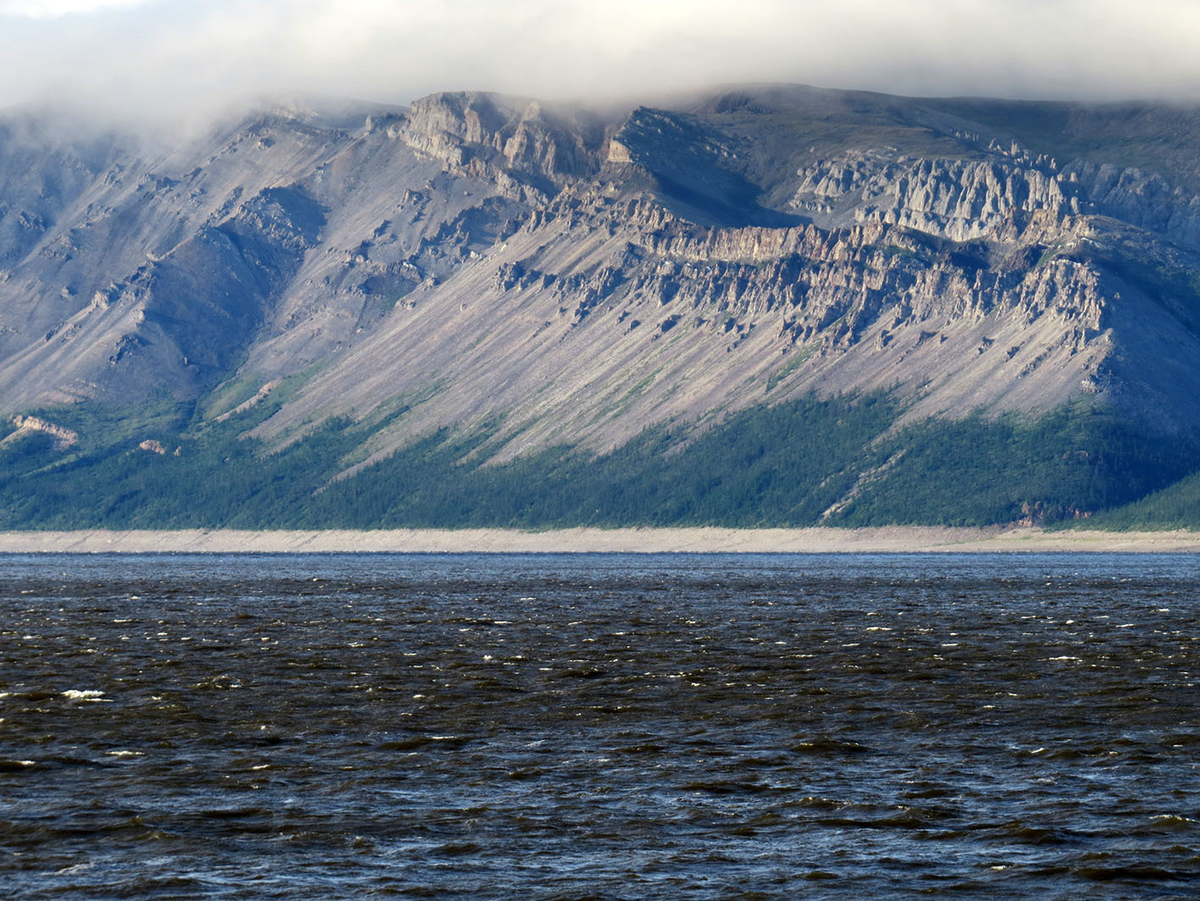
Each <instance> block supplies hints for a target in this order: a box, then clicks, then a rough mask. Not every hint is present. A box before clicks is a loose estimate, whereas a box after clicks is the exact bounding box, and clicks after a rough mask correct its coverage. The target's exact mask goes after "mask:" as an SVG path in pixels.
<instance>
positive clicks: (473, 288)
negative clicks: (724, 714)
mask: <svg viewBox="0 0 1200 901" xmlns="http://www.w3.org/2000/svg"><path fill="white" fill-rule="evenodd" d="M677 107H678V108H670V109H668V108H659V107H655V106H648V105H642V106H638V105H635V104H631V105H630V106H629V107H627V108H620V109H616V108H613V107H610V108H608V109H587V108H583V107H581V106H577V105H574V106H573V105H571V104H562V103H542V102H539V101H536V100H532V99H522V98H508V97H504V96H502V95H496V94H488V93H482V92H454V93H444V94H435V95H430V96H429V97H426V98H422V99H420V100H418V101H415V102H414V103H413V104H411V105H410V106H409V107H408V108H407V109H405V110H398V109H395V108H380V109H378V110H370V109H368V108H363V109H359V110H357V112H358V113H359V114H363V113H365V115H364V116H363V118H362V120H361V122H359V123H358V124H355V125H353V126H351V123H350V121H349V120H348V119H347V118H346V116H342V117H341V118H340V119H339V118H338V117H337V116H335V115H330V116H327V117H325V118H322V116H321V115H320V114H319V113H311V111H308V110H306V109H304V108H298V109H296V110H292V111H289V110H287V109H280V108H276V109H274V110H272V111H266V112H261V113H256V114H254V115H251V116H249V117H247V118H246V119H244V120H242V121H241V122H240V123H238V124H236V125H228V126H225V127H223V128H222V129H218V130H214V131H213V132H211V133H209V134H207V135H205V136H203V137H202V138H199V139H195V140H193V141H191V142H190V143H187V144H186V146H179V147H171V148H167V149H165V150H160V151H159V152H158V154H157V156H152V155H149V154H147V155H145V156H144V157H143V156H139V155H138V154H137V153H136V152H134V151H133V150H132V149H130V148H131V146H132V143H131V142H130V143H129V144H125V143H122V139H121V138H120V137H111V136H110V137H108V138H98V139H93V140H92V143H90V144H89V143H86V142H84V143H76V144H72V143H70V142H67V143H65V144H58V145H55V144H54V143H53V140H52V139H48V138H47V139H44V140H43V141H42V145H43V146H42V147H41V149H40V150H39V149H38V147H37V144H38V141H37V139H36V138H37V136H36V135H35V136H34V138H30V137H29V136H28V135H24V136H23V135H22V134H21V133H20V129H19V128H18V127H17V126H15V125H12V124H11V123H10V124H8V125H4V126H3V127H4V129H5V130H4V132H3V136H2V138H0V237H2V238H3V243H2V244H0V267H2V268H0V412H3V413H5V414H7V415H10V416H11V415H29V414H31V413H44V412H45V411H46V410H47V409H53V408H54V407H55V405H60V404H63V403H84V404H101V405H102V406H103V405H114V404H115V405H117V406H120V405H129V404H134V405H138V404H142V405H144V404H146V403H149V402H152V401H154V400H155V399H158V400H159V401H171V402H176V403H178V402H184V403H190V404H196V405H198V406H197V408H196V409H197V411H198V412H197V413H195V414H193V417H192V426H190V428H204V427H207V426H211V425H213V424H214V423H215V422H216V419H217V417H218V416H222V415H224V414H226V413H228V412H229V411H231V410H233V409H235V408H236V409H240V410H241V411H242V412H243V413H245V412H246V411H247V410H251V409H253V410H254V411H256V412H255V415H254V416H253V419H254V421H253V422H247V423H246V425H245V428H244V429H243V434H246V435H248V436H250V437H252V438H253V439H255V440H257V441H261V442H264V447H265V448H275V449H277V450H278V449H281V448H285V447H288V446H290V445H292V444H294V443H296V442H301V443H302V442H303V441H305V440H306V436H308V435H311V434H314V433H315V432H317V431H320V430H321V429H322V428H325V427H326V426H327V425H328V424H330V423H338V422H345V423H349V424H354V425H355V427H356V428H357V429H358V432H356V434H358V435H359V438H358V439H356V441H357V444H356V445H355V448H354V449H353V450H352V451H351V452H346V453H344V454H343V456H342V457H341V458H339V459H340V460H341V462H340V463H339V464H338V465H337V466H335V467H334V472H335V473H336V474H340V475H339V477H340V478H346V477H347V476H353V475H354V474H355V473H358V472H360V471H362V470H363V468H364V467H368V466H370V465H372V464H376V463H379V462H381V461H384V460H386V459H388V458H389V457H390V456H391V455H393V454H397V453H399V452H401V451H403V450H404V449H405V448H408V447H411V446H413V445H414V443H415V442H419V441H421V440H424V439H428V438H430V437H431V436H436V435H444V434H458V435H460V436H463V435H471V434H480V435H484V434H485V433H486V437H484V438H483V439H482V443H480V444H477V445H473V449H472V451H471V459H472V460H474V461H476V462H490V463H491V464H493V465H503V464H508V463H512V462H514V461H518V460H520V459H523V458H527V457H530V455H537V454H541V453H545V452H547V451H551V450H553V449H555V448H564V447H570V448H574V449H576V450H578V451H580V452H584V453H589V454H601V455H604V454H611V453H614V452H616V451H618V450H619V449H621V448H622V447H625V446H626V445H628V444H629V443H630V442H632V441H635V439H637V438H638V436H640V435H643V434H644V433H646V432H647V430H653V429H661V428H666V429H668V430H674V432H675V433H677V436H678V437H677V440H679V441H682V442H683V444H681V445H680V446H681V447H682V446H684V445H686V444H687V441H688V440H689V439H687V438H686V436H685V435H684V433H685V432H687V431H688V430H689V429H692V430H695V429H700V430H703V429H706V428H712V427H714V426H716V425H719V424H720V423H724V422H729V421H732V420H733V419H736V417H737V415H738V414H739V413H741V412H742V411H748V410H752V409H754V408H757V407H760V406H763V405H767V406H772V405H778V404H781V403H790V402H796V401H801V400H803V399H804V398H807V397H810V396H816V397H825V398H834V397H853V396H867V395H873V394H877V393H878V392H888V393H890V395H891V396H893V397H894V398H896V400H897V401H898V406H897V414H896V415H897V419H896V420H895V423H894V425H893V426H892V429H893V431H894V430H896V429H901V428H904V427H906V426H912V425H916V424H919V423H921V422H924V421H926V420H928V419H930V418H931V417H932V418H934V419H938V420H950V421H954V420H964V419H970V418H971V417H974V416H977V415H980V414H983V415H985V416H986V417H990V418H993V419H995V418H996V417H1003V416H1004V415H1006V414H1020V415H1021V416H1024V417H1033V418H1037V417H1041V416H1045V415H1048V414H1051V413H1053V412H1054V411H1056V410H1059V409H1066V408H1078V409H1089V410H1095V411H1097V412H1099V413H1103V414H1105V415H1113V416H1116V417H1117V418H1118V419H1119V420H1121V421H1123V422H1128V423H1132V424H1135V425H1136V427H1137V428H1138V429H1141V430H1143V431H1144V432H1145V433H1146V434H1147V435H1149V436H1160V438H1161V440H1163V441H1170V440H1178V441H1180V442H1183V443H1186V442H1188V441H1190V440H1191V437H1190V436H1192V435H1194V434H1195V433H1196V432H1197V430H1198V429H1200V399H1198V398H1197V397H1196V393H1195V392H1194V391H1193V390H1191V389H1190V388H1189V387H1188V386H1189V383H1190V381H1191V380H1193V379H1194V374H1195V372H1196V367H1197V364H1200V275H1198V273H1200V195H1198V194H1196V193H1194V188H1193V187H1192V181H1193V179H1192V175H1193V174H1194V173H1193V172H1191V171H1190V170H1189V169H1188V166H1189V165H1190V161H1192V160H1193V159H1194V158H1195V157H1196V153H1197V151H1196V150H1195V147H1196V146H1200V145H1197V144H1196V143H1195V142H1190V137H1192V136H1195V137H1200V113H1198V112H1197V110H1196V109H1183V108H1179V107H1168V106H1155V105H1140V106H1139V105H1104V106H1095V105H1092V106H1089V105H1071V104H1048V103H1034V102H1030V103H1025V104H1022V103H1018V102H1013V101H986V100H979V99H914V98H901V97H892V96H889V95H881V94H865V93H862V92H835V91H823V90H820V89H813V88H806V87H796V86H791V87H789V86H759V87H743V88H736V89H731V90H728V91H724V92H721V93H719V94H711V95H707V96H697V97H694V98H690V99H688V100H687V101H686V102H683V103H680V104H678V105H677ZM347 108H348V107H347ZM1172 116H1174V117H1175V118H1174V119H1172ZM1164 121H1169V122H1173V123H1174V126H1175V129H1174V131H1172V132H1169V133H1167V132H1164V130H1163V128H1162V123H1163V122H1164ZM1052 126H1061V127H1058V130H1057V131H1053V129H1052ZM1105 128H1107V129H1108V130H1109V134H1110V142H1109V145H1108V147H1107V149H1106V146H1105V145H1104V144H1103V141H1101V140H1100V139H1099V138H1096V137H1095V135H1096V134H1097V133H1098V132H1100V131H1102V130H1103V129H1105ZM1139 129H1140V131H1139ZM1154 129H1158V130H1157V131H1156V130H1154ZM1048 133H1049V135H1050V136H1049V137H1047V134H1048ZM1139 133H1140V134H1142V135H1143V140H1142V141H1141V142H1140V143H1138V142H1136V141H1134V140H1133V138H1132V137H1130V136H1131V135H1132V136H1136V135H1137V134H1139ZM1022 139H1023V140H1024V141H1026V142H1033V141H1034V140H1035V139H1036V140H1037V141H1038V142H1039V143H1023V140H1022ZM1088 141H1091V143H1088ZM1082 145H1086V146H1084V151H1085V152H1082V153H1079V154H1078V155H1075V156H1068V155H1065V154H1064V151H1078V150H1079V147H1080V146H1082ZM47 149H50V150H51V152H49V153H46V152H44V151H46V150H47ZM1126 159H1128V160H1129V161H1130V162H1138V163H1140V164H1141V165H1140V166H1139V165H1123V164H1122V161H1124V160H1126ZM1150 165H1153V167H1154V168H1143V166H1150ZM205 411H209V412H205ZM44 418H47V419H48V420H52V419H53V416H48V417H44ZM222 421H225V420H222ZM447 430H449V431H447ZM1173 436H1174V437H1173ZM1154 440H1159V438H1155V439H1154ZM164 443H170V442H164ZM886 472H887V471H886V470H885V476H884V477H883V480H884V481H886V479H887V478H888V477H887V476H886ZM1172 472H1175V470H1174V469H1172ZM867 476H870V479H868V480H867V481H866V482H863V480H864V479H867ZM856 477H857V478H858V479H859V481H860V482H863V484H867V483H868V482H870V481H871V480H876V481H878V480H879V478H880V476H879V473H878V472H875V470H874V468H873V467H868V469H867V470H864V471H863V472H860V473H858V474H856ZM1156 487H1161V486H1156ZM855 497H857V495H856V496H855ZM851 500H854V498H850V499H848V500H846V503H850V501H851ZM1035 502H1036V501H1035Z"/></svg>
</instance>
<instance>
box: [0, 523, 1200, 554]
mask: <svg viewBox="0 0 1200 901" xmlns="http://www.w3.org/2000/svg"><path fill="white" fill-rule="evenodd" d="M54 553H60V554H61V553H78V554H99V553H117V554H147V553H176V554H236V553H261V554H327V553H409V554H416V553H776V554H778V553H808V554H856V553H857V554H880V553H1200V532H1190V531H1183V530H1179V531H1171V532H1101V531H1083V530H1079V531H1073V530H1065V531H1056V532H1047V531H1045V530H1043V529H1039V528H1036V527H1023V528H1005V527H1000V526H994V527H990V528H952V527H943V526H878V527H871V528H861V529H834V528H807V529H729V528H718V527H707V526H705V527H687V528H636V527H635V528H620V529H599V528H574V529H555V530H548V531H544V532H531V531H520V530H516V529H461V530H456V529H391V530H374V531H354V530H347V529H339V530H324V531H247V530H237V529H181V530H177V531H115V530H105V529H94V530H79V531H60V532H0V554H54Z"/></svg>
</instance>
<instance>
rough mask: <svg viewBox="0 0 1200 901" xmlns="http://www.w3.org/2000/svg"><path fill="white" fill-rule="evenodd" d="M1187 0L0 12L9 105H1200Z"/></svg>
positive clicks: (164, 3) (532, 0) (444, 2)
mask: <svg viewBox="0 0 1200 901" xmlns="http://www.w3.org/2000/svg"><path fill="white" fill-rule="evenodd" d="M1198 34H1200V6H1197V5H1196V4H1195V3H1194V2H1192V0H1142V2H1140V3H1138V4H1136V5H1131V4H1129V3H1127V2H1124V0H1122V2H1114V0H990V2H989V0H893V2H884V0H843V2H842V3H840V4H828V3H825V2H819V3H818V2H810V0H691V2H687V3H683V2H661V3H645V2H644V0H608V2H606V3H596V2H586V3H583V2H567V0H507V2H505V3H496V2H494V0H420V2H408V0H399V2H397V0H339V2H329V0H204V2H193V0H42V2H36V0H0V105H13V104H18V103H23V102H30V101H33V102H44V101H58V102H71V103H76V104H80V105H83V106H88V107H93V108H101V109H106V110H109V111H112V112H114V113H122V114H124V115H126V116H129V115H144V116H149V117H159V118H161V117H168V118H170V117H179V116H187V115H205V114H207V113H208V112H210V111H212V110H215V109H218V108H220V107H222V106H223V105H227V104H229V103H232V102H235V101H244V100H245V99H246V98H251V97H262V96H295V95H306V94H328V95H340V96H351V97H358V98H362V99H367V100H376V101H385V102H395V103H404V102H407V101H408V100H410V99H412V98H413V97H416V96H420V95H422V94H425V93H428V92H430V91H434V90H443V89H459V88H481V89H490V90H499V91H506V92H511V93H518V94H525V95H532V96H539V97H546V98H573V97H593V98H605V97H650V96H653V95H654V94H657V93H663V92H673V91H679V90H689V89H694V88H702V87H706V86H712V85H727V84H733V83H739V82H763V81H786V82H804V83H809V84H817V85H821V86H826V87H847V88H859V89H868V90H883V91H890V92H895V93H909V94H925V95H930V94H941V95H945V94H976V95H991V96H1007V97H1029V98H1052V97H1063V98H1080V99H1128V98H1143V97H1147V98H1154V97H1163V98H1176V99H1187V100H1195V101H1200V54H1198V53H1196V48H1195V43H1196V40H1195V38H1196V35H1198Z"/></svg>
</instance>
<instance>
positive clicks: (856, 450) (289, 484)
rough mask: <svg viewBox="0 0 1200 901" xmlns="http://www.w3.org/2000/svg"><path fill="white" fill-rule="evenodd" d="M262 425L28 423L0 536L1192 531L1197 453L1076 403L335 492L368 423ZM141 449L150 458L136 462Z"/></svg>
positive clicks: (94, 416) (722, 437)
mask: <svg viewBox="0 0 1200 901" xmlns="http://www.w3.org/2000/svg"><path fill="white" fill-rule="evenodd" d="M208 412H211V411H208ZM271 412H273V407H272V406H270V405H265V404H264V405H261V406H260V407H258V408H253V409H251V410H249V411H246V412H244V413H241V414H238V415H235V416H231V417H230V418H228V419H226V420H225V421H223V422H214V421H212V420H211V419H209V418H206V417H205V415H203V414H202V411H201V408H200V407H199V406H198V405H197V404H192V403H184V404H174V403H162V404H159V405H157V406H152V407H145V408H141V409H138V410H136V411H133V412H131V411H129V410H115V409H112V408H100V407H95V406H87V405H77V406H73V407H66V408H60V409H55V410H47V411H44V412H43V413H42V415H43V416H44V417H45V418H46V419H50V420H52V421H54V422H55V423H57V424H60V425H63V426H65V427H67V428H70V429H72V430H74V431H76V432H78V434H79V435H80V440H79V441H78V442H77V443H76V444H74V445H72V446H70V447H67V448H56V447H55V446H54V443H53V439H52V438H51V437H50V436H49V435H45V434H42V433H37V432H33V433H31V432H28V431H25V432H19V433H18V432H14V431H13V426H12V425H9V426H8V427H7V428H8V430H9V434H8V435H7V437H3V436H0V437H3V441H2V443H0V528H4V529H67V528H99V527H103V528H117V529H132V528H217V527H230V528H248V529H258V528H313V529H315V528H362V529H375V528H401V527H442V528H465V527H479V526H489V527H520V528H533V529H537V528H551V527H567V526H580V525H590V526H628V525H654V526H668V525H723V526H737V527H771V526H780V527H783V526H793V527H798V526H811V525H814V524H825V525H836V526H865V525H885V524H945V525H984V524H992V523H1011V522H1017V521H1022V520H1024V521H1030V522H1036V523H1045V524H1055V523H1059V524H1069V523H1072V522H1075V521H1077V520H1079V519H1080V518H1083V517H1091V518H1090V519H1089V525H1093V524H1095V525H1103V526H1106V527H1110V528H1126V527H1134V526H1137V527H1147V526H1157V525H1166V526H1174V525H1200V516H1198V515H1197V513H1196V512H1195V511H1197V509H1198V505H1197V503H1196V501H1197V500H1200V472H1198V470H1200V444H1198V443H1197V442H1196V441H1195V440H1194V439H1181V438H1179V437H1178V436H1176V437H1172V438H1168V437H1155V436H1148V435H1146V434H1144V433H1143V432H1141V431H1139V430H1138V429H1136V428H1135V427H1133V426H1131V425H1129V424H1127V423H1124V422H1122V421H1120V420H1118V419H1116V418H1115V417H1112V416H1110V415H1106V414H1105V413H1103V412H1101V411H1097V410H1096V409H1093V408H1088V407H1084V406H1080V407H1077V408H1064V409H1061V410H1058V411H1055V412H1053V413H1050V414H1047V415H1045V416H1043V417H1041V418H1038V419H1021V418H1018V417H1015V416H1012V417H1001V418H998V419H989V418H983V417H973V418H968V419H965V420H957V421H951V420H943V419H930V420H925V421H922V422H918V423H915V424H912V425H908V426H906V427H897V425H896V423H897V422H898V420H899V419H900V416H901V414H902V412H903V411H902V409H901V406H900V405H899V404H898V403H897V402H896V401H895V400H894V399H892V398H891V397H889V396H887V395H884V394H873V395H868V396H861V397H853V398H850V397H843V398H832V399H818V398H817V397H815V396H808V397H804V398H801V399H799V400H793V401H790V402H787V403H782V404H778V405H773V406H763V407H756V408H752V409H749V410H745V411H743V412H741V413H738V414H736V415H733V416H730V417H729V418H727V419H726V420H725V421H724V422H722V423H720V424H719V425H716V426H712V427H709V428H707V429H704V430H696V429H691V428H683V427H680V428H674V429H672V428H656V429H651V430H648V431H646V432H644V433H643V434H642V435H641V436H639V437H638V438H637V439H636V440H634V441H632V442H630V443H629V444H627V445H625V446H624V447H621V448H619V449H618V450H616V451H614V452H613V453H610V454H606V455H600V456H596V455H593V454H590V453H587V452H585V451H582V450H579V449H575V448H570V447H560V448H554V449H552V450H548V451H545V452H542V453H540V454H537V455H534V456H529V457H524V458H519V459H517V460H515V461H512V462H507V463H502V464H487V463H486V462H482V461H485V460H486V455H487V453H486V452H487V448H488V447H489V445H488V440H489V438H491V437H492V436H493V435H494V433H495V427H493V428H492V429H484V430H480V431H477V432H474V433H470V434H462V433H451V432H441V433H437V434H434V435H429V436H426V437H424V438H421V439H420V440H416V441H414V442H413V443H412V444H410V445H409V446H408V447H406V448H404V449H403V450H401V451H399V452H397V453H395V454H393V455H391V456H390V457H388V458H386V459H384V460H382V461H380V462H378V463H375V464H374V465H371V466H367V467H363V468H361V469H359V470H358V471H357V472H356V473H355V474H353V475H350V476H348V477H344V478H338V476H339V474H342V473H344V472H345V470H346V469H347V468H348V466H349V465H350V464H351V463H353V462H355V461H357V460H358V459H359V456H360V455H361V448H362V446H363V443H364V441H365V440H366V438H367V437H368V436H369V434H370V429H371V428H374V427H377V426H378V423H374V424H373V425H372V426H367V425H360V424H355V423H353V422H350V421H348V420H345V419H334V420H329V421H326V422H325V423H324V424H322V425H321V426H320V427H319V428H318V429H316V430H315V431H313V432H311V433H309V434H308V435H307V436H305V437H304V438H303V440H297V441H294V442H292V443H290V444H286V445H285V446H283V447H281V448H273V447H271V446H269V445H267V444H265V443H264V442H262V441H260V440H257V439H254V438H249V437H246V433H247V431H248V430H249V429H250V428H252V427H253V426H254V425H255V424H257V423H258V422H259V421H261V420H262V419H264V418H265V417H266V416H268V415H270V413H271ZM397 415H402V411H401V412H400V413H398V414H397ZM146 437H152V438H154V439H155V440H157V441H159V442H160V444H161V445H162V446H163V449H164V450H166V453H162V454H159V453H154V452H149V451H146V450H142V449H139V448H138V443H139V442H140V441H141V440H143V439H144V438H146ZM176 448H177V449H178V452H176Z"/></svg>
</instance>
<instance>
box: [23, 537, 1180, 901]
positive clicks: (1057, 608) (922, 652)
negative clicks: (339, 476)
mask: <svg viewBox="0 0 1200 901" xmlns="http://www.w3.org/2000/svg"><path fill="white" fill-rule="evenodd" d="M1198 611H1200V561H1198V560H1196V559H1195V558H1191V557H1132V556H1129V557H1120V556H1111V557H1108V556H1106V557H1007V556H986V557H924V556H920V557H884V556H872V557H803V556H750V557H721V556H706V557H700V556H662V557H631V556H582V557H558V556H545V557H539V556H446V557H434V556H429V557H422V556H414V557H404V556H393V557H367V556H362V557H357V556H329V557H311V558H286V557H208V558H201V557H152V556H148V557H135V558H129V557H69V556H61V557H45V558H33V557H7V558H0V717H2V720H0V896H11V897H14V898H22V899H25V898H29V899H35V898H88V899H100V898H130V897H136V898H196V897H208V898H239V899H244V898H358V897H372V896H376V895H400V896H405V895H412V896H416V897H436V898H455V897H472V898H474V897H484V898H487V897H493V898H501V897H513V896H525V897H529V898H638V899H657V898H662V899H681V898H685V899H686V898H735V897H736V898H794V897H806V898H809V897H812V898H823V897H830V898H877V897H888V898H895V897H909V896H913V897H915V896H918V895H932V896H934V897H950V898H970V897H988V898H992V897H1005V898H1037V899H1042V898H1088V899H1092V898H1147V899H1148V898H1155V899H1169V898H1195V897H1198V896H1200V831H1198V821H1200V772H1198V767H1200V756H1198V755H1200V693H1198V692H1197V684H1196V683H1197V680H1198V673H1200V647H1198V646H1197V637H1198V635H1200V628H1198V625H1197V612H1198ZM6 893H7V894H6Z"/></svg>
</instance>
